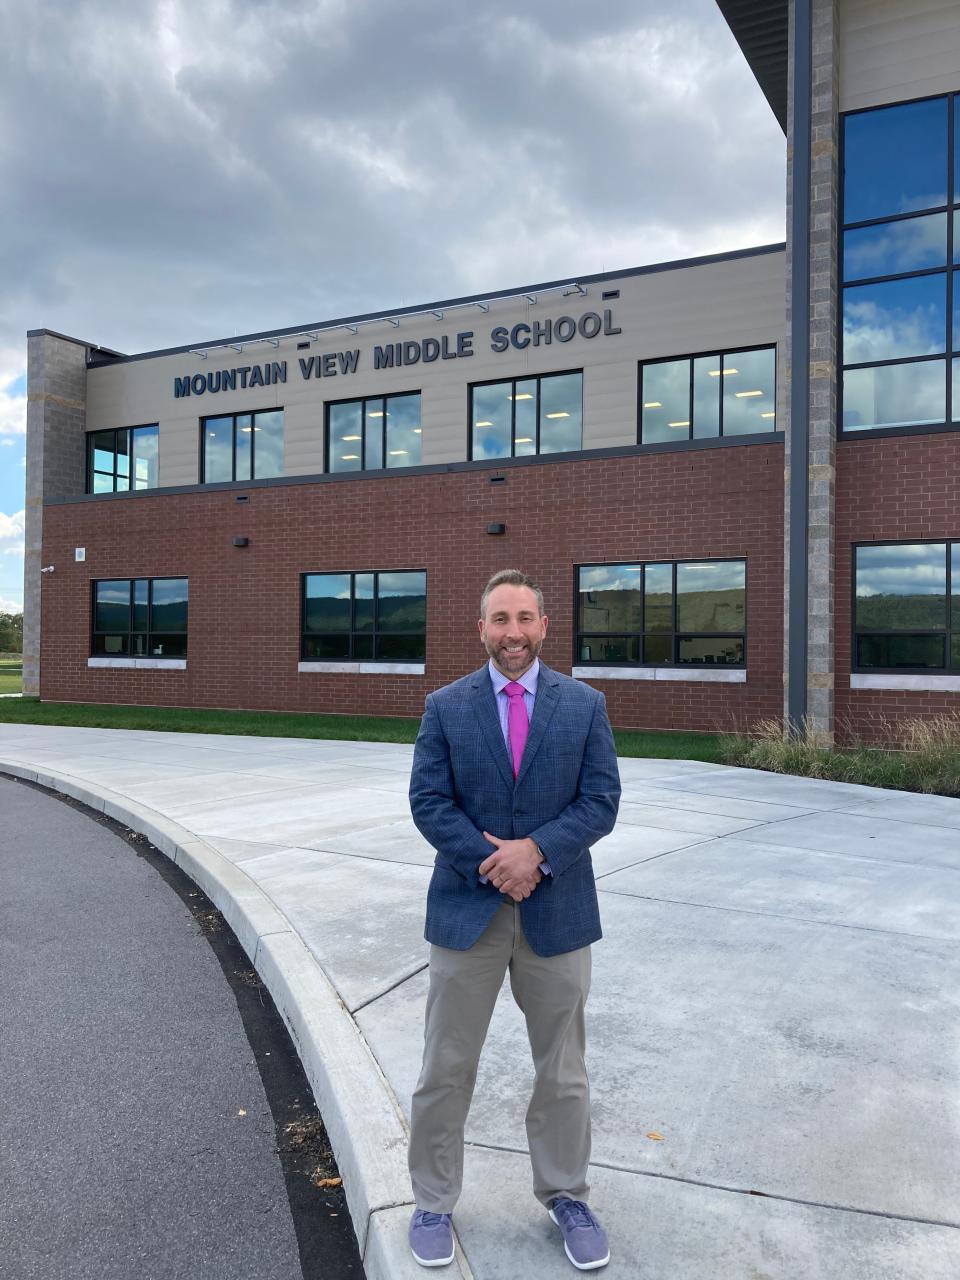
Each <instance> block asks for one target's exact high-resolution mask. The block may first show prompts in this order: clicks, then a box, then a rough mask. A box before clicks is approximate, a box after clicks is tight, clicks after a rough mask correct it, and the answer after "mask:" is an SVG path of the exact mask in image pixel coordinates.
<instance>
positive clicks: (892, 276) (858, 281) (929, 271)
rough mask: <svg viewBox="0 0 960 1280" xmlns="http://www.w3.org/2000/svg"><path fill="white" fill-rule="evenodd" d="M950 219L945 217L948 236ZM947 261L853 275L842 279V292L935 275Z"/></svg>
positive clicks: (943, 267) (942, 270)
mask: <svg viewBox="0 0 960 1280" xmlns="http://www.w3.org/2000/svg"><path fill="white" fill-rule="evenodd" d="M949 224H950V219H949V218H948V219H947V227H948V232H947V234H948V236H949ZM946 269H947V263H943V264H942V265H938V266H936V267H918V268H917V270H916V271H893V272H889V273H888V274H887V275H883V276H855V277H854V278H853V279H852V280H844V281H843V282H842V288H843V290H844V292H846V291H847V289H859V288H861V287H862V286H864V285H869V284H886V283H888V281H891V280H913V279H914V277H915V276H936V275H940V274H941V273H942V272H944V271H946Z"/></svg>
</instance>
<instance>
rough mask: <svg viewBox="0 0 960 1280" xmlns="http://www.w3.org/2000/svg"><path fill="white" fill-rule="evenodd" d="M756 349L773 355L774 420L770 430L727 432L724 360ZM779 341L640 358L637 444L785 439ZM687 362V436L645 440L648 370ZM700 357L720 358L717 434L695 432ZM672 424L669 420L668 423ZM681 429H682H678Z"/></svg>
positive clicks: (638, 363)
mask: <svg viewBox="0 0 960 1280" xmlns="http://www.w3.org/2000/svg"><path fill="white" fill-rule="evenodd" d="M755 351H769V352H771V353H772V355H773V394H772V397H771V399H772V403H773V414H774V417H773V421H772V423H771V424H770V426H769V428H768V431H755V432H753V431H733V432H730V433H729V434H725V433H724V430H723V414H724V395H723V387H724V363H725V361H726V360H728V359H732V358H733V357H734V356H737V355H741V354H742V355H750V354H752V353H753V352H755ZM777 354H778V353H777V344H776V343H775V342H758V343H754V344H753V345H748V346H740V347H729V348H726V349H724V350H721V351H718V350H713V351H695V352H693V353H691V354H689V355H688V354H682V355H676V356H657V357H656V358H655V359H651V360H639V361H638V362H637V443H638V444H640V445H643V444H647V445H650V446H657V445H663V444H673V443H677V444H686V443H689V444H693V445H697V444H702V443H705V442H708V441H710V440H754V439H756V438H757V437H761V438H762V437H763V436H765V435H766V434H768V432H769V434H771V435H776V436H778V437H779V438H780V439H782V438H783V429H782V428H780V427H778V426H777ZM684 360H685V361H687V362H688V363H689V365H690V370H689V384H688V389H687V413H688V419H687V422H686V428H687V433H686V435H684V436H681V435H679V434H678V435H677V436H676V437H675V438H673V437H671V439H670V440H644V438H643V410H644V407H645V397H644V393H643V381H644V372H645V370H647V369H649V368H652V367H653V366H656V365H664V364H679V363H680V362H681V361H684ZM697 360H718V361H719V362H720V369H719V371H718V374H717V382H718V388H717V389H718V392H719V405H718V417H717V434H716V435H700V436H698V435H695V431H696V411H697V408H696V395H695V372H696V361H697ZM667 425H668V426H669V423H668V424H667ZM676 430H677V431H678V432H679V428H676Z"/></svg>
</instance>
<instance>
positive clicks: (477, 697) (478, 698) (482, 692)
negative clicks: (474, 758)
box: [473, 667, 540, 787]
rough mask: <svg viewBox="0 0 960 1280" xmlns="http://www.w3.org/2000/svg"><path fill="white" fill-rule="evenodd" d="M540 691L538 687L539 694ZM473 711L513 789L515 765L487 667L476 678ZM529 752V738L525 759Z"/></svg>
mask: <svg viewBox="0 0 960 1280" xmlns="http://www.w3.org/2000/svg"><path fill="white" fill-rule="evenodd" d="M539 691H540V690H539V686H538V689H537V692H538V694H539ZM539 702H540V699H539V697H538V698H537V703H538V704H539ZM473 709H474V713H475V714H476V717H477V720H478V721H479V722H480V728H481V729H482V731H483V736H484V738H486V740H487V746H488V747H489V748H490V751H491V754H492V755H493V758H494V760H496V762H497V768H498V769H499V770H500V772H501V773H502V774H503V780H504V782H505V783H506V784H507V786H508V787H512V786H513V785H514V778H513V764H512V763H511V761H510V757H509V756H508V755H507V744H506V743H505V742H504V740H503V731H502V729H501V728H500V717H499V715H498V714H497V695H496V694H495V693H494V692H493V683H492V682H491V680H490V671H489V669H488V668H487V667H481V668H480V670H479V671H478V672H477V674H476V676H475V677H474V680H473ZM534 719H536V710H534ZM529 750H530V739H529V737H528V738H527V745H526V747H525V748H524V752H523V755H524V759H526V757H527V752H528V751H529ZM521 766H522V761H521Z"/></svg>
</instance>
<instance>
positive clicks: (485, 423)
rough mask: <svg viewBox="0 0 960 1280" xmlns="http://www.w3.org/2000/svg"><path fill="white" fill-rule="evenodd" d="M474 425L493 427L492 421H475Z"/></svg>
mask: <svg viewBox="0 0 960 1280" xmlns="http://www.w3.org/2000/svg"><path fill="white" fill-rule="evenodd" d="M473 425H474V426H475V427H492V426H493V423H492V422H475V423H474V424H473Z"/></svg>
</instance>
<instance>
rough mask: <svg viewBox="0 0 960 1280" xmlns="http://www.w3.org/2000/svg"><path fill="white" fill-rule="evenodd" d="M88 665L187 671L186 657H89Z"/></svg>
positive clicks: (144, 669) (138, 669)
mask: <svg viewBox="0 0 960 1280" xmlns="http://www.w3.org/2000/svg"><path fill="white" fill-rule="evenodd" d="M87 666H88V667H123V668H126V669H127V670H130V669H135V670H137V671H186V669H187V660H186V658H88V659H87Z"/></svg>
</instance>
